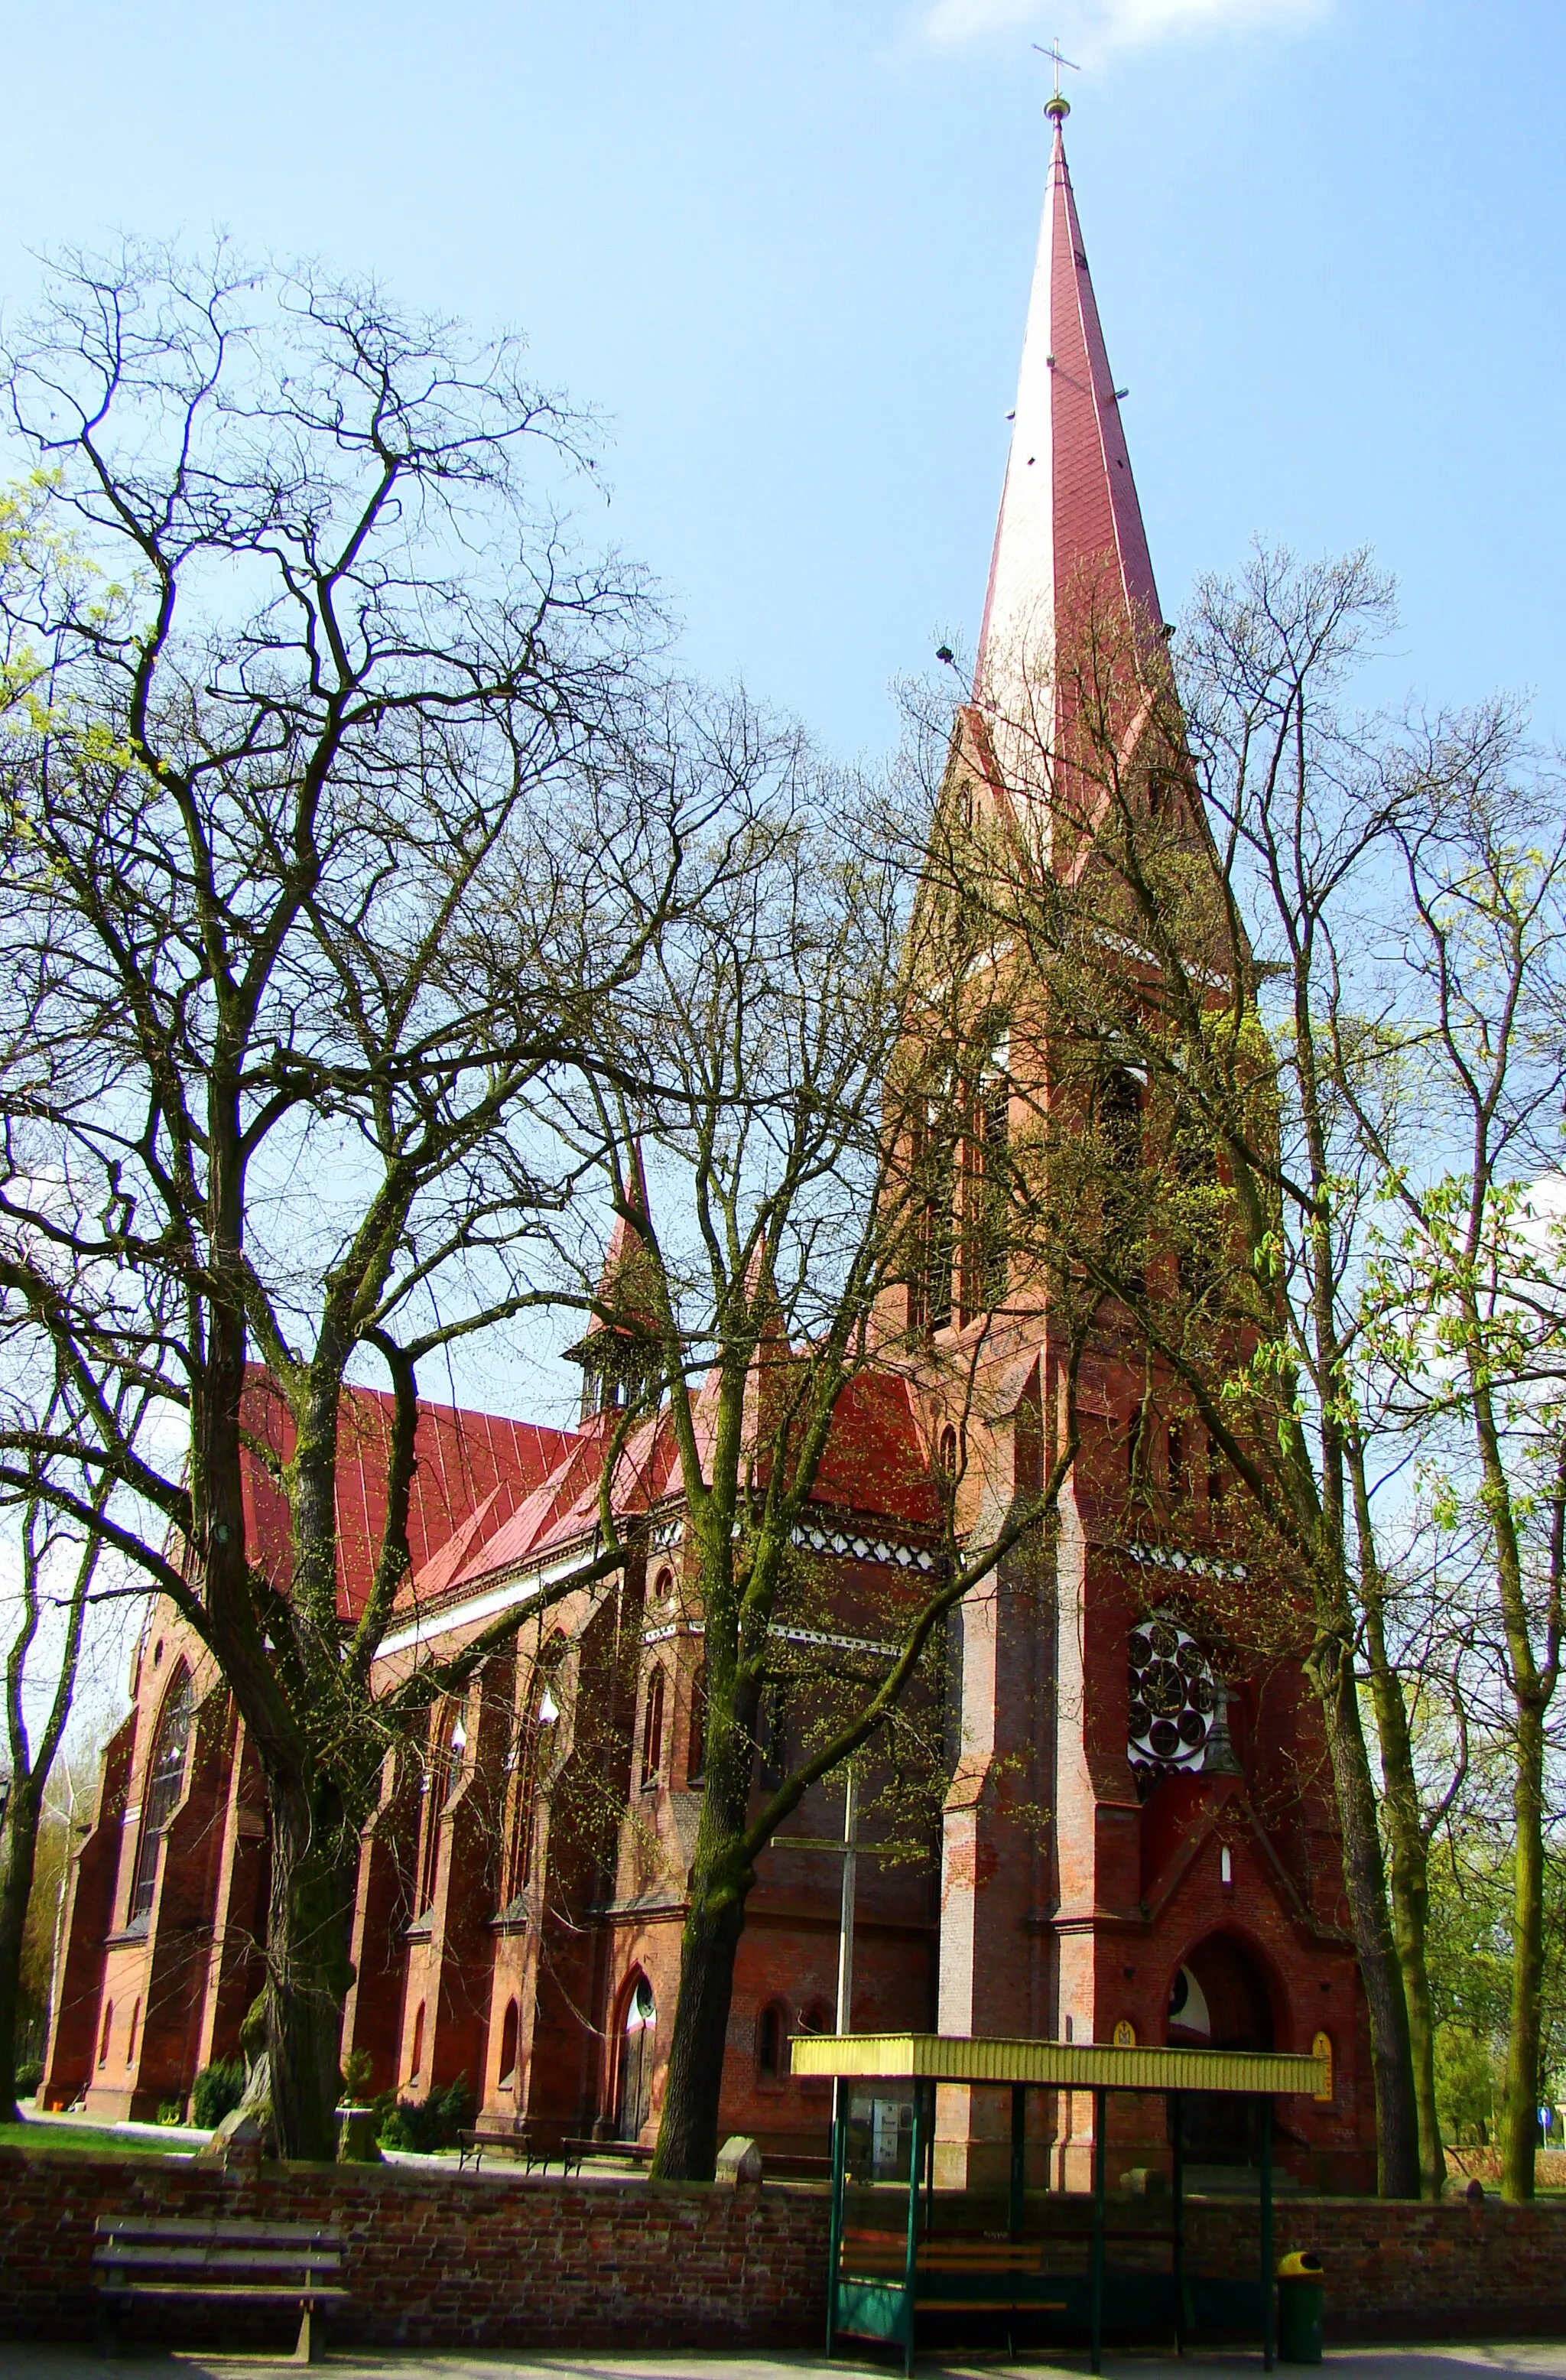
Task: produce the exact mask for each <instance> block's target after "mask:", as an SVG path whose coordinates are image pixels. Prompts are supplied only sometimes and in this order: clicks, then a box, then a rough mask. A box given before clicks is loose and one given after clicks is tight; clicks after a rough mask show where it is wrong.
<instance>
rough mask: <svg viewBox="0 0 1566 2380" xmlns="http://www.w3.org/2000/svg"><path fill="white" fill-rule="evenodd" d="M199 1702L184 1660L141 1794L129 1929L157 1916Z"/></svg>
mask: <svg viewBox="0 0 1566 2380" xmlns="http://www.w3.org/2000/svg"><path fill="white" fill-rule="evenodd" d="M193 1708H194V1703H193V1699H192V1695H191V1692H190V1672H189V1670H188V1669H187V1668H186V1667H185V1665H184V1663H183V1662H181V1664H180V1666H179V1668H178V1669H177V1670H176V1672H175V1674H174V1676H173V1677H172V1678H171V1679H170V1681H169V1686H168V1692H167V1693H166V1694H164V1706H163V1710H162V1713H161V1714H160V1716H159V1718H158V1731H157V1734H156V1735H155V1736H154V1738H153V1740H152V1759H151V1760H150V1761H149V1762H148V1764H147V1780H146V1784H145V1786H144V1787H143V1789H142V1796H141V1840H140V1843H139V1844H138V1845H137V1851H136V1877H135V1881H134V1883H133V1884H132V1886H131V1888H130V1912H129V1914H128V1916H127V1919H126V1929H127V1932H129V1933H133V1934H144V1933H145V1932H146V1930H147V1928H148V1926H149V1925H151V1924H152V1902H153V1900H154V1899H155V1897H156V1894H157V1889H158V1854H159V1852H160V1851H161V1850H162V1848H163V1840H164V1834H165V1833H166V1832H167V1830H168V1822H169V1820H170V1819H171V1818H172V1817H173V1815H174V1812H175V1805H176V1803H177V1802H178V1800H179V1796H180V1792H181V1791H182V1789H183V1787H184V1784H185V1759H186V1755H187V1753H188V1751H189V1749H190V1719H191V1713H192V1710H193Z"/></svg>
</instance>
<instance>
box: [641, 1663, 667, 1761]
mask: <svg viewBox="0 0 1566 2380" xmlns="http://www.w3.org/2000/svg"><path fill="white" fill-rule="evenodd" d="M662 1766H663V1670H662V1665H660V1667H659V1668H658V1669H656V1670H654V1671H653V1673H652V1675H651V1677H650V1678H649V1680H648V1683H647V1708H646V1711H645V1712H644V1714H643V1717H642V1728H641V1790H642V1791H643V1792H644V1793H648V1792H650V1791H651V1790H652V1788H653V1786H655V1785H656V1784H657V1783H658V1782H659V1779H660V1772H661V1770H662Z"/></svg>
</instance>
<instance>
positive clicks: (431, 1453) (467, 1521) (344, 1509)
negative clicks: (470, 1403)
mask: <svg viewBox="0 0 1566 2380" xmlns="http://www.w3.org/2000/svg"><path fill="white" fill-rule="evenodd" d="M242 1413H243V1419H244V1424H245V1427H246V1429H247V1430H248V1431H249V1433H250V1434H251V1436H252V1437H254V1438H256V1439H260V1440H261V1443H262V1444H263V1445H265V1446H266V1447H268V1448H270V1449H271V1451H272V1452H273V1454H274V1455H275V1457H276V1458H277V1459H278V1461H280V1462H286V1460H287V1458H288V1456H289V1454H290V1452H291V1451H292V1449H293V1444H294V1424H293V1417H292V1415H290V1413H289V1411H288V1408H287V1406H286V1404H285V1403H284V1401H283V1397H282V1395H281V1393H280V1392H279V1390H278V1389H277V1388H276V1386H275V1384H274V1383H273V1381H272V1380H270V1379H269V1378H267V1376H266V1374H265V1373H264V1372H263V1371H262V1370H261V1368H260V1367H259V1366H252V1368H251V1371H250V1374H249V1379H248V1380H247V1382H246V1386H245V1398H244V1405H243V1408H242ZM391 1425H392V1399H391V1397H390V1395H389V1394H387V1393H386V1392H384V1391H383V1390H378V1389H358V1388H352V1389H347V1390H345V1391H344V1396H343V1410H342V1419H341V1423H340V1427H339V1440H338V1460H337V1583H338V1590H339V1594H340V1596H341V1598H342V1603H343V1609H344V1610H345V1612H346V1613H347V1614H349V1615H350V1616H351V1615H353V1614H355V1613H357V1612H358V1611H360V1610H362V1609H363V1607H364V1602H365V1598H366V1597H367V1596H368V1594H369V1592H370V1582H371V1579H372V1578H373V1576H374V1570H375V1560H376V1555H377V1553H378V1551H379V1549H380V1544H381V1534H382V1530H383V1528H384V1527H385V1522H386V1451H387V1448H388V1445H389V1444H390V1439H391ZM576 1443H577V1432H575V1431H573V1430H566V1429H552V1428H549V1427H546V1426H544V1425H543V1424H541V1423H539V1422H530V1421H508V1420H504V1419H503V1418H501V1417H500V1416H499V1415H494V1414H481V1413H467V1412H464V1411H463V1410H461V1409H460V1408H459V1407H455V1406H451V1405H437V1404H431V1403H427V1402H423V1401H421V1402H420V1404H419V1429H418V1435H417V1437H416V1438H415V1440H414V1451H415V1454H416V1457H417V1460H418V1469H417V1471H416V1473H415V1475H414V1482H413V1493H412V1497H411V1500H410V1502H409V1508H408V1529H407V1534H408V1548H409V1551H410V1553H411V1555H412V1558H413V1567H414V1570H415V1572H416V1573H419V1572H421V1571H424V1570H425V1569H426V1567H427V1566H428V1565H430V1564H431V1562H432V1560H433V1558H434V1557H436V1556H437V1555H439V1554H441V1553H442V1551H443V1549H444V1548H450V1547H451V1546H452V1541H453V1540H454V1539H455V1537H456V1536H457V1535H458V1533H459V1532H461V1533H462V1534H463V1544H462V1546H461V1548H455V1549H454V1550H455V1551H457V1552H460V1553H461V1554H465V1555H467V1557H468V1558H471V1557H472V1556H473V1554H475V1553H476V1552H477V1550H478V1548H479V1547H480V1545H481V1544H482V1543H483V1541H484V1539H485V1538H486V1537H487V1536H490V1535H492V1534H493V1533H494V1532H495V1531H497V1530H499V1529H500V1528H501V1527H502V1525H503V1524H504V1523H505V1522H506V1521H507V1520H509V1519H510V1517H511V1515H512V1514H513V1513H514V1512H516V1510H517V1508H518V1506H519V1505H521V1504H522V1503H523V1501H524V1500H526V1499H527V1498H528V1496H529V1495H530V1494H531V1493H532V1492H533V1491H534V1489H536V1488H539V1487H540V1485H541V1484H542V1483H543V1481H545V1480H546V1479H547V1478H548V1477H549V1476H550V1475H551V1474H552V1472H553V1471H555V1470H556V1469H557V1468H558V1466H559V1465H560V1463H561V1462H562V1461H563V1460H564V1457H565V1455H566V1454H567V1453H568V1451H570V1449H571V1448H572V1447H573V1446H574V1445H575V1444H576ZM245 1528H246V1535H247V1537H248V1539H249V1545H250V1548H251V1549H252V1552H253V1554H254V1555H255V1557H256V1558H257V1559H258V1560H260V1561H261V1563H262V1564H263V1565H264V1566H265V1567H266V1568H267V1569H268V1570H271V1571H273V1572H274V1573H278V1574H281V1573H284V1572H285V1570H286V1568H287V1563H288V1511H287V1505H286V1502H285V1499H284V1495H283V1491H282V1489H281V1488H280V1487H279V1486H278V1485H277V1482H276V1480H275V1479H274V1478H273V1475H272V1474H271V1472H270V1471H269V1469H268V1468H267V1466H266V1464H265V1463H264V1462H263V1461H261V1459H260V1458H259V1457H258V1456H256V1455H254V1454H252V1455H250V1456H249V1458H248V1459H247V1461H246V1464H245ZM456 1566H457V1565H456V1564H455V1562H454V1564H453V1567H454V1568H455V1567H456ZM443 1583H444V1582H443Z"/></svg>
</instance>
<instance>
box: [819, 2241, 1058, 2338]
mask: <svg viewBox="0 0 1566 2380" xmlns="http://www.w3.org/2000/svg"><path fill="white" fill-rule="evenodd" d="M906 2253H907V2242H906V2240H905V2239H904V2234H903V2233H902V2232H901V2231H844V2235H843V2246H842V2251H841V2271H842V2273H843V2276H844V2285H845V2287H846V2289H849V2290H852V2289H853V2287H854V2285H855V2283H856V2282H857V2283H858V2284H860V2285H861V2286H868V2287H870V2288H884V2287H885V2286H886V2284H887V2283H889V2282H895V2283H901V2281H902V2280H903V2277H904V2269H905V2266H904V2259H905V2256H906ZM1044 2266H1045V2250H1044V2243H1043V2241H1042V2240H980V2239H966V2238H961V2237H959V2238H954V2239H945V2240H924V2241H923V2242H922V2244H921V2245H920V2247H919V2249H918V2251H917V2258H916V2268H915V2269H916V2286H917V2291H918V2303H919V2308H920V2311H921V2312H922V2313H1013V2314H1014V2313H1023V2312H1024V2311H1025V2310H1026V2311H1031V2312H1033V2313H1065V2312H1066V2311H1067V2307H1068V2299H1067V2297H1066V2296H1064V2295H1063V2294H1062V2277H1061V2276H1060V2274H1059V2273H1046V2271H1045V2269H1044ZM844 2327H845V2328H846V2327H847V2325H846V2324H845V2325H844Z"/></svg>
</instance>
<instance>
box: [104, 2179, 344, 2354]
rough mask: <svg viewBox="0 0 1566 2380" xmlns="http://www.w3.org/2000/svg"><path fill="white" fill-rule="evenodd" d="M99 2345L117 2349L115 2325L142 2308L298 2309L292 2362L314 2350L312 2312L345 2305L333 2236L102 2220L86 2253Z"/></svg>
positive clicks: (161, 2220) (214, 2224)
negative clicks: (207, 2304) (194, 2304)
mask: <svg viewBox="0 0 1566 2380" xmlns="http://www.w3.org/2000/svg"><path fill="white" fill-rule="evenodd" d="M92 2265H93V2274H94V2281H95V2285H96V2288H97V2291H98V2296H99V2300H100V2301H101V2303H100V2322H99V2332H98V2338H99V2345H100V2346H101V2348H102V2349H103V2352H104V2354H105V2355H113V2354H114V2353H115V2350H116V2348H117V2346H118V2343H119V2340H118V2328H117V2325H118V2317H119V2316H120V2314H121V2313H123V2312H124V2310H125V2309H126V2307H127V2306H129V2305H132V2304H135V2303H138V2302H140V2301H141V2300H142V2299H153V2300H157V2301H161V2302H163V2303H164V2304H168V2303H178V2304H183V2303H187V2302H188V2301H191V2300H196V2299H200V2300H219V2301H227V2302H228V2303H230V2304H233V2305H297V2307H298V2309H299V2336H298V2342H297V2347H296V2349H295V2359H296V2361H297V2362H300V2363H313V2362H315V2361H316V2359H317V2357H318V2355H319V2354H320V2351H321V2346H322V2330H321V2324H320V2323H319V2321H318V2320H317V2319H316V2317H317V2315H318V2313H319V2312H320V2310H321V2309H322V2307H323V2306H328V2305H344V2304H346V2302H347V2300H348V2295H349V2292H348V2291H347V2290H346V2289H344V2288H343V2287H342V2285H341V2281H340V2278H339V2276H340V2275H341V2272H342V2269H343V2240H342V2234H341V2233H340V2232H337V2231H332V2230H328V2229H326V2228H323V2227H322V2226H320V2225H315V2224H310V2223H255V2222H245V2221H236V2220H229V2221H223V2220H221V2219H219V2218H216V2217H214V2218H212V2220H210V2221H203V2220H200V2219H199V2218H197V2217H194V2216H156V2217H154V2216H140V2215H101V2216H99V2217H98V2234H97V2244H96V2246H95V2247H94V2248H93V2251H92Z"/></svg>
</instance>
